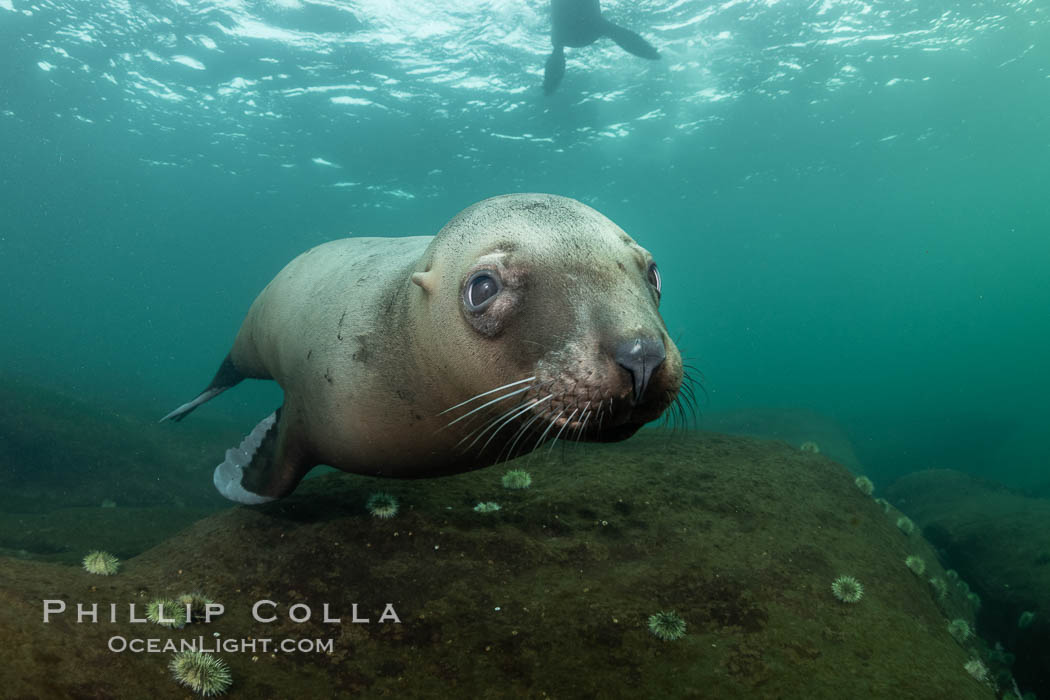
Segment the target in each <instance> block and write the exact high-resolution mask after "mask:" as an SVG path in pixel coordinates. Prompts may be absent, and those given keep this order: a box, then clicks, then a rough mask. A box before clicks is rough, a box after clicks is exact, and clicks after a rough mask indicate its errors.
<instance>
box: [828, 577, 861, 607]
mask: <svg viewBox="0 0 1050 700" xmlns="http://www.w3.org/2000/svg"><path fill="white" fill-rule="evenodd" d="M831 592H832V593H833V594H834V595H835V597H836V598H838V599H839V600H841V601H842V602H843V603H859V602H860V599H861V598H863V597H864V586H862V585H860V581H858V580H857V579H855V578H853V577H852V576H839V577H838V578H837V579H835V580H834V581H832V582H831Z"/></svg>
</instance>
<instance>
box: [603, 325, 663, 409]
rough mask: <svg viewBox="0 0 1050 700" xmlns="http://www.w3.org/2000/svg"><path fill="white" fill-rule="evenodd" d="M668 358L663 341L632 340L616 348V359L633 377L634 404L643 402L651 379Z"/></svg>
mask: <svg viewBox="0 0 1050 700" xmlns="http://www.w3.org/2000/svg"><path fill="white" fill-rule="evenodd" d="M666 358H667V350H666V349H665V348H664V343H663V341H662V340H658V339H655V338H632V339H631V340H625V341H623V342H621V343H620V344H619V345H617V346H616V354H615V355H614V359H615V360H616V364H618V365H620V366H621V367H623V368H624V369H625V370H627V372H628V374H630V375H631V380H632V382H633V388H634V403H638V402H639V401H641V400H642V396H644V395H645V389H646V387H647V386H649V379H650V378H651V377H652V376H653V372H654V371H655V370H656V368H657V367H659V366H660V365H661V364H662V363H663V361H664V360H665V359H666Z"/></svg>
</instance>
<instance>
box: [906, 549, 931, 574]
mask: <svg viewBox="0 0 1050 700" xmlns="http://www.w3.org/2000/svg"><path fill="white" fill-rule="evenodd" d="M904 565H905V566H906V567H908V568H909V569H911V572H912V573H913V574H915V575H916V576H922V575H923V574H925V573H926V560H925V559H923V558H922V557H918V556H915V555H914V554H912V555H911V556H910V557H906V558H905V559H904Z"/></svg>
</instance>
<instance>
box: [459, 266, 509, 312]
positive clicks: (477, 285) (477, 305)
mask: <svg viewBox="0 0 1050 700" xmlns="http://www.w3.org/2000/svg"><path fill="white" fill-rule="evenodd" d="M499 290H500V284H499V280H498V279H497V278H496V276H495V275H494V274H493V273H491V272H489V271H488V270H479V271H478V272H475V273H474V276H473V277H471V278H470V280H469V281H468V282H467V288H466V290H465V291H464V292H463V301H464V302H465V303H466V305H467V309H468V310H470V311H483V310H484V309H485V308H486V307H487V306H488V305H489V304H491V303H492V300H493V299H495V298H496V294H498V293H499Z"/></svg>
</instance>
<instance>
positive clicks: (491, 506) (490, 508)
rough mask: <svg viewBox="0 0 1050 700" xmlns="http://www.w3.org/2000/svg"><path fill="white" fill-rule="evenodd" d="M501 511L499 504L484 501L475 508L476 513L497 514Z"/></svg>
mask: <svg viewBox="0 0 1050 700" xmlns="http://www.w3.org/2000/svg"><path fill="white" fill-rule="evenodd" d="M497 510H499V503H494V502H492V501H484V502H482V503H479V504H477V505H476V506H474V512H475V513H495V512H496V511H497Z"/></svg>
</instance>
